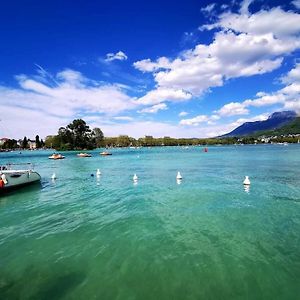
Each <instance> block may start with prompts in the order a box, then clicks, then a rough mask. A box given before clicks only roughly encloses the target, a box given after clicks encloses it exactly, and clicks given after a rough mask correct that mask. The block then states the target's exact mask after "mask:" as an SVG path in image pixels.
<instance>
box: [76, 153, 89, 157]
mask: <svg viewBox="0 0 300 300" xmlns="http://www.w3.org/2000/svg"><path fill="white" fill-rule="evenodd" d="M77 156H78V157H92V154H89V153H78V154H77Z"/></svg>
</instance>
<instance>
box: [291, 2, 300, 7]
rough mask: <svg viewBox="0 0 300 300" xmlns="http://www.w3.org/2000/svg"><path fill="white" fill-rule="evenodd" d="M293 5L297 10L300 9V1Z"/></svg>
mask: <svg viewBox="0 0 300 300" xmlns="http://www.w3.org/2000/svg"><path fill="white" fill-rule="evenodd" d="M292 4H293V5H294V6H295V7H296V8H298V9H300V0H294V1H292Z"/></svg>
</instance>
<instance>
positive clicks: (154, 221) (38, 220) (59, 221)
mask: <svg viewBox="0 0 300 300" xmlns="http://www.w3.org/2000/svg"><path fill="white" fill-rule="evenodd" d="M99 152H100V150H98V151H93V152H92V153H93V157H91V158H78V157H76V154H75V152H67V153H65V154H64V155H66V159H64V160H58V161H52V160H48V158H47V157H48V156H49V155H50V154H51V153H50V152H47V151H33V152H30V151H24V152H22V154H19V152H12V153H0V164H3V163H6V162H15V163H16V162H33V163H34V164H35V169H36V170H37V171H38V172H39V173H40V174H41V176H42V183H41V185H35V186H30V187H27V188H24V189H22V190H20V191H18V192H13V193H9V194H6V195H4V196H1V197H0V299H296V298H297V297H298V296H299V295H300V235H299V233H300V169H299V165H300V147H299V145H289V146H287V147H285V146H283V145H256V146H220V147H210V148H209V151H208V153H205V152H203V148H201V147H190V148H188V149H185V148H182V147H162V148H149V149H148V148H142V149H113V150H112V153H113V155H112V156H109V157H101V156H100V155H99ZM97 168H100V170H101V172H102V175H101V177H100V178H97V177H96V176H91V174H93V175H95V174H96V170H97ZM177 171H180V172H181V174H182V176H183V180H182V182H181V184H178V183H177V182H176V173H177ZM54 172H55V173H56V175H57V180H56V181H52V180H51V175H52V174H53V173H54ZM134 173H137V175H138V177H139V181H138V183H137V184H134V183H133V181H132V176H133V174H134ZM245 175H248V176H249V177H250V180H251V186H250V189H249V190H247V191H245V190H244V187H243V185H242V182H243V179H244V176H245Z"/></svg>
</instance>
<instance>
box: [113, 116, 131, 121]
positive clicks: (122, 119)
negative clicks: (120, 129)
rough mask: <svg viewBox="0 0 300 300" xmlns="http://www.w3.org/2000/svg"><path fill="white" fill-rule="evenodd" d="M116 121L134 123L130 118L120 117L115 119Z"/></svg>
mask: <svg viewBox="0 0 300 300" xmlns="http://www.w3.org/2000/svg"><path fill="white" fill-rule="evenodd" d="M114 120H117V121H133V118H132V117H129V116H118V117H114Z"/></svg>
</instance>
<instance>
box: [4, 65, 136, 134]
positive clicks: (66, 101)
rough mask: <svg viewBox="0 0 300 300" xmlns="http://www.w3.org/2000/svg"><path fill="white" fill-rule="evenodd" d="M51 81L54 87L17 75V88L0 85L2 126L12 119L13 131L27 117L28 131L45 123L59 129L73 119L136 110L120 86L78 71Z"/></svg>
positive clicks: (58, 74)
mask: <svg viewBox="0 0 300 300" xmlns="http://www.w3.org/2000/svg"><path fill="white" fill-rule="evenodd" d="M53 78H55V82H56V84H55V85H53V81H52V82H51V84H50V83H49V84H47V83H45V82H43V81H41V80H40V81H39V80H37V79H36V78H35V77H34V76H26V75H19V76H16V80H17V81H18V83H19V86H20V87H19V88H12V87H6V86H0V105H1V107H2V108H1V118H2V119H3V120H4V119H5V124H9V123H10V121H9V120H7V118H9V119H10V120H14V124H15V125H14V126H12V128H16V123H18V122H19V121H20V120H22V122H21V123H23V122H25V115H26V117H27V116H28V121H26V122H27V123H28V124H31V125H32V127H31V128H37V127H43V124H47V123H49V124H59V125H60V126H62V125H65V123H66V121H67V120H72V119H73V118H74V117H82V116H86V115H89V114H98V115H106V116H111V117H112V116H116V115H118V114H120V113H121V112H124V111H127V110H132V109H136V108H137V107H138V104H137V103H136V100H135V99H134V98H132V97H130V96H128V95H127V94H126V92H125V91H124V90H123V89H122V88H121V87H120V86H117V85H114V84H103V82H96V81H93V80H90V79H88V78H86V77H85V76H84V75H83V74H81V73H80V72H77V71H74V70H70V69H66V70H64V71H61V72H59V73H57V74H56V76H53ZM4 107H5V108H4ZM6 111H7V113H6ZM11 111H14V113H11ZM8 112H9V113H8ZM18 114H20V115H22V114H24V118H18ZM2 115H3V117H2ZM37 115H38V116H40V117H36V116H37ZM14 116H15V118H14ZM16 120H17V121H18V122H16ZM33 124H35V125H33ZM48 126H51V125H48ZM46 127H47V126H46ZM24 128H25V127H24ZM22 130H23V129H22ZM22 130H21V131H20V132H22ZM31 130H32V129H31ZM45 130H46V128H45ZM48 130H49V128H48ZM41 132H42V131H41ZM41 134H42V133H41Z"/></svg>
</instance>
